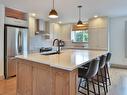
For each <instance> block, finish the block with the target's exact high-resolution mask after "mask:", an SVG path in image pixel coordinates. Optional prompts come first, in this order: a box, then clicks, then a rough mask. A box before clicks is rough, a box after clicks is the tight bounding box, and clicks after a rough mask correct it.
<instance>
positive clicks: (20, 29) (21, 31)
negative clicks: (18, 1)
mask: <svg viewBox="0 0 127 95" xmlns="http://www.w3.org/2000/svg"><path fill="white" fill-rule="evenodd" d="M10 19H11V18H10ZM10 19H9V20H8V19H6V20H5V21H6V22H5V25H4V30H5V31H4V76H5V79H7V78H9V77H11V76H15V75H16V60H15V56H17V55H22V54H25V53H26V54H27V52H28V46H27V45H28V42H27V41H28V40H27V34H28V26H27V24H25V23H26V22H27V21H23V20H17V19H13V20H14V22H13V23H11V22H12V21H11V22H10ZM24 22H25V23H24ZM21 25H22V26H21Z"/></svg>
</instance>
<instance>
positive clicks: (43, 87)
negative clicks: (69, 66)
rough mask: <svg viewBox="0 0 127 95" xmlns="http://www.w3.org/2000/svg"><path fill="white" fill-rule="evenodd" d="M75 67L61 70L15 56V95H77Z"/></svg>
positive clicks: (76, 72)
mask: <svg viewBox="0 0 127 95" xmlns="http://www.w3.org/2000/svg"><path fill="white" fill-rule="evenodd" d="M77 79H78V71H77V69H75V70H73V71H68V70H62V69H58V68H54V67H51V66H49V65H45V64H41V63H37V62H33V61H28V60H25V59H18V58H17V95H77Z"/></svg>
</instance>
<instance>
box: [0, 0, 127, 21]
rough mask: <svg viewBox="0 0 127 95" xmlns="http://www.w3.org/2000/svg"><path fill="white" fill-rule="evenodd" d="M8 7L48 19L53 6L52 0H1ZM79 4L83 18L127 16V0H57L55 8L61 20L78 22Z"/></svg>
mask: <svg viewBox="0 0 127 95" xmlns="http://www.w3.org/2000/svg"><path fill="white" fill-rule="evenodd" d="M0 3H2V4H5V5H6V6H8V7H11V8H16V9H19V10H23V11H25V12H29V13H36V14H37V15H38V17H40V18H43V19H45V20H48V13H49V11H50V9H51V8H52V0H0ZM78 5H82V6H83V8H82V20H83V21H85V20H87V19H88V18H90V17H93V16H94V15H96V14H97V15H100V16H109V17H116V16H125V15H127V0H55V9H56V10H57V12H58V14H59V19H58V20H59V21H62V22H77V20H78V8H77V6H78Z"/></svg>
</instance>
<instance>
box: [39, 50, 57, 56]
mask: <svg viewBox="0 0 127 95" xmlns="http://www.w3.org/2000/svg"><path fill="white" fill-rule="evenodd" d="M53 54H58V52H57V51H47V52H41V55H53Z"/></svg>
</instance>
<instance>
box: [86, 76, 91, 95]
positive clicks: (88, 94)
mask: <svg viewBox="0 0 127 95" xmlns="http://www.w3.org/2000/svg"><path fill="white" fill-rule="evenodd" d="M86 83H87V95H90V93H89V80H88V78H86Z"/></svg>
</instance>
